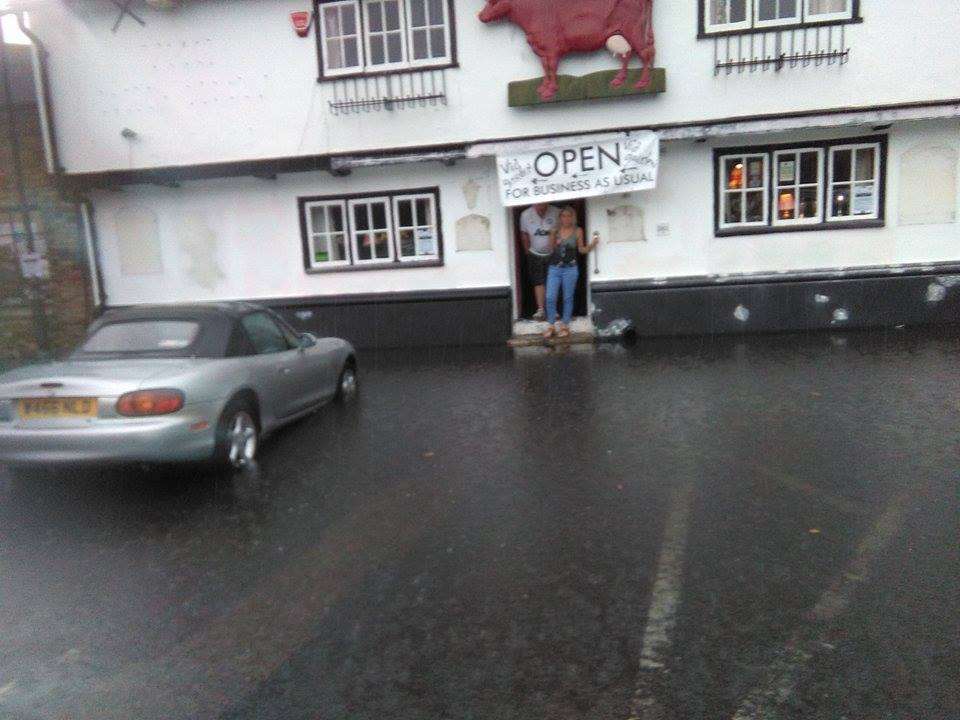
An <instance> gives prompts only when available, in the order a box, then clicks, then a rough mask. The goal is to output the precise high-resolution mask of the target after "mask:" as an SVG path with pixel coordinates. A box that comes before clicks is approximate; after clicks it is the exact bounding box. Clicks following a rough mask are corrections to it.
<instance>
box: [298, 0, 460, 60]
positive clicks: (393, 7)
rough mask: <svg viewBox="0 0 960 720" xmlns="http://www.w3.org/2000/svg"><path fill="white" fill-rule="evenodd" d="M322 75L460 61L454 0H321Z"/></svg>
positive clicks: (320, 42)
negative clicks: (455, 46)
mask: <svg viewBox="0 0 960 720" xmlns="http://www.w3.org/2000/svg"><path fill="white" fill-rule="evenodd" d="M316 12H317V17H318V18H319V22H318V23H317V33H318V42H319V45H320V63H321V76H322V77H324V78H338V77H343V76H346V75H370V74H377V73H383V72H392V71H398V70H400V71H402V70H408V69H416V68H423V67H445V66H449V65H453V64H454V62H455V58H454V52H453V40H454V38H453V6H452V1H451V0H329V1H328V0H317V9H316Z"/></svg>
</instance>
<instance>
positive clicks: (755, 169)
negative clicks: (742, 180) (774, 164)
mask: <svg viewBox="0 0 960 720" xmlns="http://www.w3.org/2000/svg"><path fill="white" fill-rule="evenodd" d="M747 187H752V188H755V187H763V158H750V159H749V160H748V161H747Z"/></svg>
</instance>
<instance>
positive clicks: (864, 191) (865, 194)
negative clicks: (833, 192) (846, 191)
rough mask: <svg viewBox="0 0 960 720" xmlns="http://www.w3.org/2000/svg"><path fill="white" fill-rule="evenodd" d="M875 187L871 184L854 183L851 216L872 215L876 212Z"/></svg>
mask: <svg viewBox="0 0 960 720" xmlns="http://www.w3.org/2000/svg"><path fill="white" fill-rule="evenodd" d="M876 195H877V189H876V185H874V183H872V182H866V183H856V184H855V185H854V186H853V201H852V206H851V210H852V211H853V212H852V214H853V215H873V213H874V212H875V211H876V199H877V198H876Z"/></svg>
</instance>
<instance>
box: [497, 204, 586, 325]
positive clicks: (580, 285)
mask: <svg viewBox="0 0 960 720" xmlns="http://www.w3.org/2000/svg"><path fill="white" fill-rule="evenodd" d="M551 204H552V205H556V206H557V207H561V208H562V207H563V206H565V205H572V206H573V208H574V210H576V211H577V222H578V223H579V224H580V227H582V228H583V232H584V235H586V239H587V241H588V242H589V240H590V231H589V230H588V229H587V203H586V201H585V200H564V201H561V202H556V203H551ZM527 207H528V206H526V205H523V206H520V207H515V208H513V240H514V242H513V252H514V260H515V262H514V268H515V277H514V292H515V293H516V303H517V314H518V318H517V319H519V320H529V319H531V318H532V317H533V314H534V313H535V312H536V311H537V300H536V298H535V296H534V294H533V283H531V282H530V278H529V277H528V275H527V263H526V257H525V252H524V249H523V240H522V239H521V238H520V214H521V213H522V212H523V211H524V210H526V209H527ZM588 257H589V255H577V265H578V266H579V268H580V278H579V279H578V280H577V292H576V294H575V296H574V302H573V315H574V317H586V315H587V304H588V301H587V284H588V282H589V278H588V272H589V263H588V262H587V258H588Z"/></svg>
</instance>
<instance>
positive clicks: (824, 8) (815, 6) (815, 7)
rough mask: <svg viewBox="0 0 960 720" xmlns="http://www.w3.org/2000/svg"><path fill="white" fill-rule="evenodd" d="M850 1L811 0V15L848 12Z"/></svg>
mask: <svg viewBox="0 0 960 720" xmlns="http://www.w3.org/2000/svg"><path fill="white" fill-rule="evenodd" d="M849 2H850V0H810V14H811V15H826V14H830V13H842V12H847V6H848V4H849Z"/></svg>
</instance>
